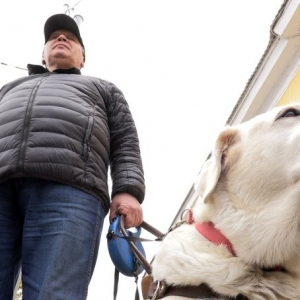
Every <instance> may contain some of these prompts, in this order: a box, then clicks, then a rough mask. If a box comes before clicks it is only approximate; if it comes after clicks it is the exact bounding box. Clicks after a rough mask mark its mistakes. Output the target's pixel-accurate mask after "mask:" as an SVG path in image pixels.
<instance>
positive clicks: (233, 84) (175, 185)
mask: <svg viewBox="0 0 300 300" xmlns="http://www.w3.org/2000/svg"><path fill="white" fill-rule="evenodd" d="M77 2H78V1H74V2H68V1H62V0H51V1H50V0H49V1H45V0H43V1H41V0H26V1H21V0H10V1H5V3H4V0H2V2H1V13H2V14H1V18H0V33H1V47H0V62H2V63H6V64H9V65H11V66H6V67H3V66H1V65H0V86H2V85H3V84H4V83H6V81H8V80H11V79H14V78H16V77H20V76H23V75H24V76H25V75H27V74H26V72H25V71H22V70H21V71H20V70H18V69H16V68H14V67H12V66H18V67H23V68H26V65H27V63H34V64H40V62H41V59H42V51H43V44H44V39H43V25H44V22H45V20H46V19H47V18H48V17H49V16H50V15H52V14H55V13H62V12H63V4H65V3H69V4H71V5H72V3H77ZM282 3H283V0H243V1H241V0H227V1H224V0H215V1H213V0H210V1H204V0H151V1H150V0H148V1H146V0H102V1H101V0H97V1H95V0H82V1H80V2H79V3H78V5H77V6H76V7H75V10H74V13H75V14H81V15H82V16H83V18H84V22H83V24H82V26H81V31H82V36H83V41H84V43H85V47H86V66H85V68H84V69H83V70H82V73H83V74H85V75H91V76H96V77H100V78H102V79H105V80H108V81H112V82H113V83H115V84H116V85H117V86H118V87H119V88H120V89H121V90H122V91H123V93H124V95H125V98H126V99H127V101H128V103H129V106H130V108H131V111H132V114H133V117H134V119H135V122H136V125H137V129H138V133H139V137H140V145H141V153H142V157H143V162H144V170H145V179H146V184H147V193H146V198H145V203H144V204H143V208H144V218H145V221H147V222H148V223H150V224H151V225H153V226H154V227H156V228H158V229H159V230H160V231H163V232H165V231H166V230H167V228H168V227H169V225H170V224H171V222H172V220H173V218H174V216H175V214H176V212H177V211H178V209H179V207H180V205H181V203H182V201H183V200H184V199H185V197H186V195H187V193H188V191H189V189H190V188H191V186H192V184H193V182H194V179H195V177H196V175H197V173H198V172H199V170H200V168H201V165H202V163H203V162H204V159H205V157H206V156H207V154H208V153H209V151H210V149H211V147H212V143H213V141H214V139H215V136H216V134H217V132H218V130H219V129H220V128H221V127H222V126H223V125H224V124H225V122H226V120H227V118H228V116H229V114H230V113H231V111H232V110H233V108H234V105H235V103H236V102H237V101H238V99H239V97H240V95H241V94H242V92H243V89H244V87H245V85H246V83H247V81H248V79H249V78H250V76H251V75H252V73H253V72H254V70H255V67H256V65H257V64H258V62H259V60H260V58H261V57H262V55H263V52H264V51H265V49H266V47H267V44H268V41H269V28H270V26H271V23H272V21H273V20H274V18H275V16H276V14H277V12H278V10H279V8H280V6H281V4H282ZM107 230H108V223H105V226H104V230H103V238H102V242H101V246H100V251H99V258H98V263H97V266H96V270H95V273H94V276H93V279H92V282H91V285H90V291H89V297H88V300H99V299H105V300H107V299H112V291H113V272H114V266H113V264H112V263H111V261H110V258H109V256H108V254H107V246H106V239H105V235H106V232H107ZM142 235H143V233H142ZM156 246H158V245H155V246H153V243H152V245H151V246H149V245H148V244H147V245H146V244H145V245H144V247H145V249H146V252H147V255H148V258H149V260H150V259H151V258H152V256H153V252H155V250H153V248H155V247H156ZM147 249H148V250H147ZM134 290H135V284H134V279H133V278H127V277H121V278H120V288H119V297H118V300H130V299H134Z"/></svg>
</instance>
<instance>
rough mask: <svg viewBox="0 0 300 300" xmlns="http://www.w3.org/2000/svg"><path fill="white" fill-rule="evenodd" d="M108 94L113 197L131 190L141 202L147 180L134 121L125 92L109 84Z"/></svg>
mask: <svg viewBox="0 0 300 300" xmlns="http://www.w3.org/2000/svg"><path fill="white" fill-rule="evenodd" d="M109 96H110V99H109V109H108V124H109V129H110V168H111V178H112V197H114V195H115V194H117V193H129V194H131V195H132V196H134V197H135V198H136V199H137V200H138V201H139V202H140V203H142V202H143V200H144V197H145V181H144V171H143V165H142V159H141V154H140V147H139V139H138V134H137V130H136V127H135V123H134V120H133V118H132V115H131V112H130V110H129V107H128V104H127V102H126V100H125V98H124V96H123V94H122V92H121V91H120V90H119V89H118V88H117V87H116V86H115V85H113V84H110V85H109Z"/></svg>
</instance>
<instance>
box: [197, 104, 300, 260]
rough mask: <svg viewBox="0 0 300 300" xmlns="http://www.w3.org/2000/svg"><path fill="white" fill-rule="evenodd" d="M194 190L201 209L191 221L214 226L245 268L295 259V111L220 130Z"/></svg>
mask: <svg viewBox="0 0 300 300" xmlns="http://www.w3.org/2000/svg"><path fill="white" fill-rule="evenodd" d="M195 190H196V191H197V193H198V194H199V199H200V201H201V202H202V203H203V204H202V208H201V209H200V215H199V216H198V217H197V218H199V219H201V220H204V221H205V220H210V221H212V222H214V223H215V224H216V226H217V227H219V228H220V229H221V230H222V231H223V232H224V233H225V235H226V236H227V237H229V239H230V240H231V242H232V243H233V245H234V247H235V248H236V251H237V252H239V253H240V255H244V258H245V259H246V260H249V262H251V263H256V264H261V265H270V266H271V265H274V264H275V263H280V264H283V263H285V262H286V261H288V260H290V259H291V257H293V258H295V257H296V256H297V257H298V255H300V105H299V104H293V105H287V106H282V107H278V108H275V109H273V110H271V111H269V112H267V113H264V114H261V115H259V116H257V117H255V118H253V119H251V120H249V121H247V122H245V123H242V124H240V125H237V126H233V127H230V126H228V127H225V128H224V130H222V131H221V132H220V134H219V136H218V137H217V139H216V142H215V145H214V147H213V150H212V153H211V156H210V158H209V159H208V160H207V161H206V162H205V163H204V165H203V167H202V170H201V172H200V174H199V176H198V178H197V181H196V183H195ZM195 213H196V215H197V213H199V212H197V211H195ZM255 253H256V254H255Z"/></svg>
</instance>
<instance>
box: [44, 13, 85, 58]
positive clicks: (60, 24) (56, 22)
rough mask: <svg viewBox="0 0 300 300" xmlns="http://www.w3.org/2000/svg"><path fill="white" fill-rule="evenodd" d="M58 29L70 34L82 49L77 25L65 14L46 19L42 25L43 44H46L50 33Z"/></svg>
mask: <svg viewBox="0 0 300 300" xmlns="http://www.w3.org/2000/svg"><path fill="white" fill-rule="evenodd" d="M60 29H64V30H68V31H70V32H72V33H73V34H74V35H75V36H76V37H77V39H78V41H79V43H80V44H81V46H82V47H83V48H84V44H83V41H82V38H81V35H80V31H79V28H78V25H77V23H76V22H75V21H74V19H72V18H71V17H69V16H68V15H65V14H57V15H53V16H51V17H50V18H48V20H47V21H46V23H45V25H44V35H45V44H46V43H47V42H48V40H49V37H50V35H51V33H52V32H54V31H56V30H60ZM84 59H85V53H84Z"/></svg>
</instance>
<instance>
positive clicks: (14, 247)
mask: <svg viewBox="0 0 300 300" xmlns="http://www.w3.org/2000/svg"><path fill="white" fill-rule="evenodd" d="M21 236H22V215H21V211H20V209H19V207H18V202H17V194H16V191H15V188H14V184H13V180H8V181H6V182H4V183H2V184H0V299H1V300H8V299H9V300H10V299H12V297H13V291H14V286H15V283H16V281H17V279H18V274H19V271H20V265H21Z"/></svg>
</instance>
